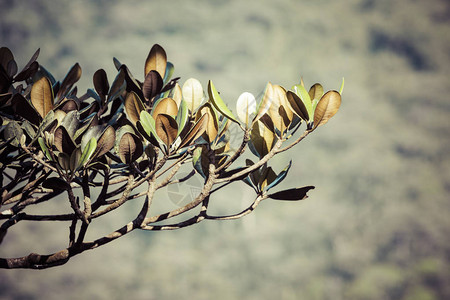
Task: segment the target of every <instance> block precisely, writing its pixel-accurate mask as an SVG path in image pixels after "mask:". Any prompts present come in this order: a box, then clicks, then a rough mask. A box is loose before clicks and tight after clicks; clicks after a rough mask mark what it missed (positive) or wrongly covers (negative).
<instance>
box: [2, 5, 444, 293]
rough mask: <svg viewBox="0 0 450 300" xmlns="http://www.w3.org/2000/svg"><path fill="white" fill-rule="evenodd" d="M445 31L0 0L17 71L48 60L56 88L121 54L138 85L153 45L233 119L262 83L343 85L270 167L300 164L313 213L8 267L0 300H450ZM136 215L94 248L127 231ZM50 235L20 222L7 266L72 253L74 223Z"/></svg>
mask: <svg viewBox="0 0 450 300" xmlns="http://www.w3.org/2000/svg"><path fill="white" fill-rule="evenodd" d="M449 33H450V3H449V1H446V0H429V1H414V0H398V1H389V0H379V1H374V0H346V1H344V0H341V1H332V0H320V1H310V0H308V1H306V0H305V1H294V0H279V1H269V0H260V1H253V0H250V1H237V0H226V1H219V0H210V1H206V0H204V1H181V0H171V1H162V0H158V1H138V0H131V1H117V0H109V1H107V0H98V1H69V0H59V1H52V0H28V1H18V0H17V1H8V0H0V45H1V46H7V47H9V48H10V49H11V50H12V51H13V53H14V54H15V57H16V60H17V61H18V62H19V68H21V67H22V66H23V65H24V64H25V63H26V62H27V61H28V59H29V57H30V56H31V55H32V54H33V53H34V51H35V50H36V49H37V48H41V55H40V57H39V60H38V61H39V62H40V63H41V64H42V65H44V66H45V67H46V68H47V69H48V70H50V71H51V72H52V73H53V74H54V75H55V77H57V78H62V77H63V76H64V75H65V73H66V72H67V70H68V69H69V68H70V67H71V66H72V65H73V64H74V63H75V62H79V63H80V65H81V67H82V68H83V77H82V79H81V81H80V82H79V84H78V87H79V90H81V91H84V90H86V89H87V88H90V87H92V75H93V74H94V72H95V71H96V70H97V69H99V68H104V69H105V70H106V71H107V73H108V76H109V78H110V79H112V78H113V77H114V76H115V74H116V72H115V69H114V65H113V63H112V58H113V57H117V58H118V59H119V60H120V61H121V62H122V63H125V64H127V65H128V67H129V68H130V70H131V71H132V72H133V74H134V75H135V76H136V77H137V78H138V79H142V78H143V73H144V67H143V64H144V61H145V58H146V57H147V54H148V51H149V49H150V47H151V46H152V45H153V44H154V43H159V44H160V45H162V46H163V47H164V48H165V49H166V51H167V54H168V58H169V60H170V61H171V62H173V63H174V65H175V73H176V76H181V82H184V81H185V80H186V79H188V78H189V77H195V78H197V79H199V80H200V81H201V82H202V83H203V84H204V86H206V84H207V80H209V79H212V80H214V83H215V85H216V87H217V88H218V89H219V90H220V91H221V94H222V96H223V97H224V98H225V99H226V100H227V102H228V103H229V104H230V107H234V102H235V101H236V99H237V97H238V96H239V95H240V94H241V93H242V92H244V91H249V92H252V93H254V94H258V93H259V92H261V91H262V89H263V88H264V86H265V84H266V83H267V81H271V82H273V83H278V84H281V85H283V86H285V87H290V86H291V85H292V84H294V83H297V82H298V81H299V80H300V77H301V76H302V77H303V78H304V81H305V83H306V84H307V85H312V84H314V83H315V82H321V83H322V84H323V85H324V87H325V88H326V89H338V88H339V86H340V82H341V79H342V77H345V82H346V86H345V89H344V93H343V104H342V106H341V110H340V111H339V113H338V114H337V115H336V116H335V117H334V118H333V119H332V120H331V121H330V122H329V123H328V124H327V126H323V127H320V128H319V129H318V130H317V131H316V132H314V134H312V135H311V136H309V137H308V138H307V139H306V140H305V141H303V142H302V143H300V144H299V145H297V146H296V147H295V148H294V149H292V150H291V151H289V152H287V153H286V154H284V156H283V157H280V158H277V159H274V160H273V164H274V168H275V169H276V170H277V171H279V170H281V169H282V168H284V166H285V165H286V164H287V162H288V161H289V160H290V159H291V158H292V159H293V168H292V169H291V171H290V174H289V176H288V178H287V179H286V180H285V181H284V182H283V183H282V186H281V187H280V188H288V187H294V186H304V185H315V186H316V189H315V190H312V191H310V193H309V196H310V197H309V198H308V199H307V200H304V201H302V202H298V203H288V202H277V203H275V202H269V201H268V202H264V203H262V204H261V206H260V207H258V209H257V210H256V211H255V212H254V213H252V214H251V215H249V216H247V217H245V218H244V219H241V220H238V221H233V222H225V221H223V222H216V223H215V222H206V221H205V222H203V223H200V224H199V225H196V226H194V227H189V228H186V229H183V230H179V231H174V232H155V233H148V232H133V233H131V234H130V235H129V236H126V237H124V238H121V239H120V240H117V241H116V242H114V243H111V244H109V245H107V246H105V247H102V248H99V249H96V250H95V251H93V252H88V253H85V254H83V255H80V256H77V257H75V258H73V259H72V260H71V261H70V262H69V263H67V264H66V265H64V266H62V267H58V268H56V269H49V270H43V271H25V270H8V271H5V270H2V271H0V298H2V299H62V298H64V299H80V298H86V299H124V298H127V299H333V300H336V299H337V300H339V299H355V300H356V299H361V300H367V299H368V300H370V299H374V300H375V299H377V300H378V299H408V300H435V299H450V240H449V237H450V218H449V217H448V216H449V213H450V197H449V196H450V156H449V153H450V151H449V150H450V115H449V113H450V99H449V96H448V95H450V81H449V72H450V34H449ZM238 188H241V190H238ZM159 195H160V199H157V200H156V201H160V202H161V205H166V206H170V205H172V206H171V207H173V208H175V205H174V204H173V203H167V202H168V200H167V194H164V192H163V193H161V194H159ZM252 196H253V195H252V191H251V190H250V189H249V188H248V187H247V186H245V185H244V184H242V185H240V186H239V187H237V186H234V187H233V188H229V189H227V190H226V191H224V192H223V193H222V194H218V195H215V197H214V198H213V200H212V205H214V206H215V209H217V210H218V211H230V210H231V209H233V208H234V209H235V210H236V211H237V210H239V209H240V208H242V207H244V205H245V204H246V203H248V202H249V201H250V200H251V199H252ZM60 200H61V202H62V203H65V202H64V201H65V199H60ZM55 205H59V204H55ZM127 205H128V204H127ZM231 205H232V206H231ZM128 207H129V209H128V211H127V212H123V213H122V214H120V215H119V214H116V215H114V216H112V217H111V218H110V219H108V222H107V223H105V224H103V225H101V226H99V227H100V229H98V232H89V234H91V235H92V237H94V236H96V234H101V233H108V232H109V231H111V230H114V229H116V228H117V227H118V226H121V225H122V224H124V223H125V222H126V221H127V220H128V218H130V216H132V215H134V214H135V211H136V209H137V208H136V207H134V206H133V204H129V205H128ZM52 225H54V224H42V226H39V227H37V226H36V225H35V224H30V223H24V222H23V224H18V225H17V228H13V230H12V231H11V232H10V233H9V234H10V236H8V237H7V239H5V241H4V242H3V244H2V245H1V246H0V256H1V257H5V256H17V255H26V254H28V253H29V251H40V252H43V253H45V252H49V251H55V250H57V249H59V248H61V247H63V246H65V243H66V240H67V237H66V230H67V226H69V224H67V226H66V224H64V226H60V227H61V228H59V229H57V230H56V229H54V228H53V226H52Z"/></svg>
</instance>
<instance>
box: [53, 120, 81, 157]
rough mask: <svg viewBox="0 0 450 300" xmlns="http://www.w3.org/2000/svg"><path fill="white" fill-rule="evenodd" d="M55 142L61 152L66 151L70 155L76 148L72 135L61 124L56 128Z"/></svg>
mask: <svg viewBox="0 0 450 300" xmlns="http://www.w3.org/2000/svg"><path fill="white" fill-rule="evenodd" d="M54 143H55V147H56V149H58V151H59V152H63V153H66V154H68V155H70V154H71V153H72V152H73V150H74V149H75V148H76V145H75V142H74V141H73V140H72V137H71V136H70V135H69V133H68V132H67V130H66V128H65V127H64V126H59V127H58V128H56V130H55V137H54Z"/></svg>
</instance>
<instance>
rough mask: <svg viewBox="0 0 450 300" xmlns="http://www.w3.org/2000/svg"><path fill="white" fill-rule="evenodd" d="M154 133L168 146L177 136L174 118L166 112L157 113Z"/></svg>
mask: <svg viewBox="0 0 450 300" xmlns="http://www.w3.org/2000/svg"><path fill="white" fill-rule="evenodd" d="M155 130H156V134H157V135H158V136H159V138H160V139H161V140H162V141H163V143H164V144H165V145H166V146H167V147H168V148H169V146H170V145H171V144H172V143H173V141H174V140H175V139H176V138H177V134H178V125H177V122H176V121H175V119H174V118H172V117H171V116H169V115H166V114H162V113H161V114H158V115H157V116H156V119H155Z"/></svg>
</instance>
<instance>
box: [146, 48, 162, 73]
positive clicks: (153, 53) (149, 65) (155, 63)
mask: <svg viewBox="0 0 450 300" xmlns="http://www.w3.org/2000/svg"><path fill="white" fill-rule="evenodd" d="M166 65H167V55H166V51H164V49H163V47H161V46H160V45H158V44H155V45H153V47H152V49H150V52H149V54H148V56H147V59H146V60H145V69H144V75H145V76H147V74H148V73H149V72H150V71H152V70H155V71H157V72H158V73H159V75H160V76H161V78H164V75H165V73H166Z"/></svg>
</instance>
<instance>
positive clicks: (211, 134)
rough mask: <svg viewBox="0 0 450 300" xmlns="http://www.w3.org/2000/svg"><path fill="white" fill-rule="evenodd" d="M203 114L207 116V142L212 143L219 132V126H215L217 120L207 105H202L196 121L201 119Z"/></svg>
mask: <svg viewBox="0 0 450 300" xmlns="http://www.w3.org/2000/svg"><path fill="white" fill-rule="evenodd" d="M204 114H208V124H207V126H206V135H207V136H208V142H212V141H214V139H215V138H216V137H217V133H218V130H219V125H218V124H217V119H216V117H215V113H214V111H213V109H212V107H211V106H210V104H209V103H206V104H205V105H203V107H202V108H200V109H199V110H198V112H197V120H199V119H200V118H201V116H203V115H204Z"/></svg>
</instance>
